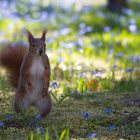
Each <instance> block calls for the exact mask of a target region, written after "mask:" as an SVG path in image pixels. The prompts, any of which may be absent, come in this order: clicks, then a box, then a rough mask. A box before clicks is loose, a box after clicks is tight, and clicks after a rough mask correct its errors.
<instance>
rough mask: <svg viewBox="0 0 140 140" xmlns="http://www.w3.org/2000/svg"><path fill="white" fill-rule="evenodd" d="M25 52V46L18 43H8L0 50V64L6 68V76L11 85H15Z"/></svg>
mask: <svg viewBox="0 0 140 140" xmlns="http://www.w3.org/2000/svg"><path fill="white" fill-rule="evenodd" d="M26 52H27V47H23V46H22V45H20V44H16V45H15V46H12V45H8V46H7V47H5V48H4V49H3V50H1V52H0V65H1V66H2V67H4V68H5V69H6V70H7V73H8V78H9V81H10V83H11V85H12V86H13V87H15V88H16V87H17V85H18V78H19V73H20V66H21V64H22V61H23V58H24V56H25V54H26Z"/></svg>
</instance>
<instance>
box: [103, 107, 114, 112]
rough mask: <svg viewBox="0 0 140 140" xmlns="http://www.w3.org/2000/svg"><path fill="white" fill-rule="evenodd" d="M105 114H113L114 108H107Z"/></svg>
mask: <svg viewBox="0 0 140 140" xmlns="http://www.w3.org/2000/svg"><path fill="white" fill-rule="evenodd" d="M104 112H105V113H112V112H113V109H112V108H106V109H104Z"/></svg>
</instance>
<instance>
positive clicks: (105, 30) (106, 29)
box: [103, 26, 111, 32]
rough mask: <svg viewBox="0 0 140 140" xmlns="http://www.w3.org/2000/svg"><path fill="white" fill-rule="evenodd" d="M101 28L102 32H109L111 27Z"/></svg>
mask: <svg viewBox="0 0 140 140" xmlns="http://www.w3.org/2000/svg"><path fill="white" fill-rule="evenodd" d="M103 30H104V32H109V31H110V30H111V27H109V26H105V27H104V29H103Z"/></svg>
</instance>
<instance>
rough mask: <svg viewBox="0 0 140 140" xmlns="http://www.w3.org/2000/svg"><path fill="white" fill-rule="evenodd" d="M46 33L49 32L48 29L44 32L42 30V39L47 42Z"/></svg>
mask: <svg viewBox="0 0 140 140" xmlns="http://www.w3.org/2000/svg"><path fill="white" fill-rule="evenodd" d="M46 33H47V29H45V30H44V31H43V32H42V36H41V39H42V41H44V42H45V38H46Z"/></svg>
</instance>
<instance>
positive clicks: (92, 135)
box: [88, 133, 96, 139]
mask: <svg viewBox="0 0 140 140" xmlns="http://www.w3.org/2000/svg"><path fill="white" fill-rule="evenodd" d="M95 136H96V134H94V133H91V134H89V135H88V138H89V139H94V138H95Z"/></svg>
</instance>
